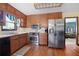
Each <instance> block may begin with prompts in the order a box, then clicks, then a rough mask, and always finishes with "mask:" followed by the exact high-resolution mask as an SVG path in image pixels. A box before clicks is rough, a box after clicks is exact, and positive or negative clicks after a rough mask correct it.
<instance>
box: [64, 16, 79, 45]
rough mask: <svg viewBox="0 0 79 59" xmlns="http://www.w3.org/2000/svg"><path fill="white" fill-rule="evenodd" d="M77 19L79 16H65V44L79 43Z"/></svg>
mask: <svg viewBox="0 0 79 59" xmlns="http://www.w3.org/2000/svg"><path fill="white" fill-rule="evenodd" d="M77 19H78V17H65V44H66V45H76V43H77Z"/></svg>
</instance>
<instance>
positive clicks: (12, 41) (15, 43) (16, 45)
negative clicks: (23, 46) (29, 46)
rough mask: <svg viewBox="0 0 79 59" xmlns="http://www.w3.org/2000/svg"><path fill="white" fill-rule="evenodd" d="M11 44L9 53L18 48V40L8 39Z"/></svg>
mask: <svg viewBox="0 0 79 59" xmlns="http://www.w3.org/2000/svg"><path fill="white" fill-rule="evenodd" d="M10 43H11V45H10V46H11V53H13V52H15V51H16V50H17V49H18V48H19V41H18V38H16V39H10Z"/></svg>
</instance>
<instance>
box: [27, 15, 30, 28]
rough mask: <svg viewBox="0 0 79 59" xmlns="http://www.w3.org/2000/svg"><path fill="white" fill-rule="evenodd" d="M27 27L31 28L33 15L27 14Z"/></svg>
mask: <svg viewBox="0 0 79 59" xmlns="http://www.w3.org/2000/svg"><path fill="white" fill-rule="evenodd" d="M26 21H27V27H28V28H30V27H31V17H30V16H27V20H26Z"/></svg>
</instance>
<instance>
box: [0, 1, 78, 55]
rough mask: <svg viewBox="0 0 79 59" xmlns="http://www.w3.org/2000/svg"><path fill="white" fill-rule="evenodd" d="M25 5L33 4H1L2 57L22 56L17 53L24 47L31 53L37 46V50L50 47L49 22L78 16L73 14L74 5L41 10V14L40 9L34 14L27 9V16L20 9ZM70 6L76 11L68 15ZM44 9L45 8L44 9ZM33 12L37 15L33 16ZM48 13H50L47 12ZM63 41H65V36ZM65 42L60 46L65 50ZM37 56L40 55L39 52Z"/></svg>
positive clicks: (0, 40)
mask: <svg viewBox="0 0 79 59" xmlns="http://www.w3.org/2000/svg"><path fill="white" fill-rule="evenodd" d="M24 5H27V6H30V5H33V4H31V3H28V4H27V3H25V4H23V3H21V4H18V3H0V25H1V29H0V49H1V51H0V55H4V56H5V55H15V56H16V55H20V54H17V53H16V52H17V51H19V50H20V49H21V48H23V47H24V46H25V48H24V50H28V51H30V49H31V48H34V47H35V46H36V47H37V49H38V47H39V46H42V47H44V46H46V47H47V46H50V44H49V43H48V42H49V41H48V40H49V34H48V30H49V24H48V22H49V20H56V21H55V22H57V20H59V19H61V21H63V19H64V17H75V16H78V13H77V12H73V11H76V10H77V9H76V7H74V5H75V6H76V5H77V4H65V5H66V6H65V7H63V6H62V5H63V4H61V3H60V4H59V5H58V6H57V8H54V10H53V9H51V8H49V9H51V10H48V9H47V10H45V9H43V10H42V9H41V10H40V11H41V12H39V8H40V7H37V8H36V7H35V8H36V9H37V10H36V13H35V12H34V10H31V11H30V10H28V9H27V15H26V14H25V13H24V12H23V11H25V10H26V9H25V8H22V9H21V8H20V7H22V6H24ZM38 5H39V4H38ZM42 5H43V4H42ZM69 5H73V7H72V9H73V8H74V9H75V10H72V12H70V14H67V13H69V11H68V12H67V11H66V8H67V9H69V8H70V7H68V6H69ZM34 6H35V5H34ZM36 6H37V4H36ZM46 7H47V6H46ZM31 8H32V6H31ZM43 8H45V7H43ZM62 8H63V9H64V10H65V13H63V12H62V10H63V9H62ZM24 9H25V10H24ZM52 10H53V12H52ZM32 11H33V12H34V13H35V14H33V12H32ZM37 11H38V13H37ZM44 11H45V12H44ZM47 11H50V12H47ZM46 12H47V13H46ZM66 12H67V13H66ZM30 13H31V14H30ZM72 14H73V15H72ZM9 19H10V20H11V21H10V20H9ZM61 21H60V22H61ZM8 22H9V23H8ZM51 22H52V21H51ZM61 23H64V22H61ZM11 24H12V25H11ZM10 25H11V26H10ZM63 28H64V27H63ZM55 30H56V29H55ZM51 32H52V31H51ZM63 35H64V34H63ZM52 38H53V37H52ZM62 39H63V40H64V36H63V38H62ZM64 41H65V40H64ZM64 41H63V43H62V44H60V45H63V46H62V48H65V43H64ZM78 44H79V43H78ZM32 45H34V47H32ZM58 45H59V44H58ZM54 46H55V45H54ZM54 46H53V47H54ZM5 47H7V48H6V49H5ZM54 48H58V47H54ZM49 49H50V48H49ZM61 50H62V49H61ZM28 51H27V52H28ZM37 51H38V50H37ZM47 51H48V50H47ZM29 53H30V52H29ZM23 55H28V54H27V53H26V52H24V53H23ZM36 55H39V52H38V53H37V54H36ZM47 55H50V54H47Z"/></svg>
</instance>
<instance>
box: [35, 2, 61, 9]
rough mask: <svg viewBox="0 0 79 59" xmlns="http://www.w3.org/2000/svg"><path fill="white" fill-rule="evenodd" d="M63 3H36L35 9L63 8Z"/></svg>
mask: <svg viewBox="0 0 79 59" xmlns="http://www.w3.org/2000/svg"><path fill="white" fill-rule="evenodd" d="M61 6H62V3H34V7H35V9H44V8H56V7H61Z"/></svg>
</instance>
